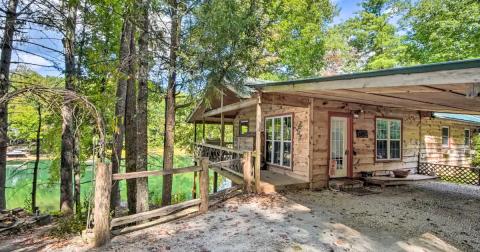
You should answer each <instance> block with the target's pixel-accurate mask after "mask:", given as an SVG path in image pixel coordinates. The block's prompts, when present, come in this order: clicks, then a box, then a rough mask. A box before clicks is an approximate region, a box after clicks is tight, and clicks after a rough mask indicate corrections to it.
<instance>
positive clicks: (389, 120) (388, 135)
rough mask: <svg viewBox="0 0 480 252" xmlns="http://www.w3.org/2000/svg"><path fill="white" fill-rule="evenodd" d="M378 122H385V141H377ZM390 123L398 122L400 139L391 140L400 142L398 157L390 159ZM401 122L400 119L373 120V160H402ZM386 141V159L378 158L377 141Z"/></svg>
mask: <svg viewBox="0 0 480 252" xmlns="http://www.w3.org/2000/svg"><path fill="white" fill-rule="evenodd" d="M378 121H386V122H387V138H386V139H379V138H377V130H378V129H377V123H378ZM390 122H399V123H400V139H393V140H394V141H399V142H400V146H399V148H400V155H399V157H398V158H391V157H390V141H391V140H392V139H390ZM402 123H403V122H402V120H401V119H391V118H381V117H379V118H376V120H375V160H377V161H400V160H402V155H403V144H402V135H403V132H402V131H403V125H402ZM379 140H382V141H385V140H386V141H387V158H378V155H377V151H378V141H379Z"/></svg>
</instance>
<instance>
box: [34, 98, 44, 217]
mask: <svg viewBox="0 0 480 252" xmlns="http://www.w3.org/2000/svg"><path fill="white" fill-rule="evenodd" d="M37 113H38V125H37V136H36V144H37V146H35V165H34V166H33V179H32V211H33V212H34V213H35V212H36V210H37V178H38V165H39V163H40V131H41V130H42V107H40V104H38V107H37Z"/></svg>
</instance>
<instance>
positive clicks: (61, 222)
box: [50, 214, 87, 239]
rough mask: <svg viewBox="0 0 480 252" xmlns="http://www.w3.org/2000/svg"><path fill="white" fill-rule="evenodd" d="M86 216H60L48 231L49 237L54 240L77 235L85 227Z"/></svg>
mask: <svg viewBox="0 0 480 252" xmlns="http://www.w3.org/2000/svg"><path fill="white" fill-rule="evenodd" d="M86 221H87V218H86V215H83V214H80V215H72V216H60V218H58V220H57V225H55V226H54V227H53V228H52V229H51V230H50V235H52V236H53V237H56V238H61V239H65V238H67V237H68V236H70V235H79V234H81V233H82V230H84V229H85V227H86Z"/></svg>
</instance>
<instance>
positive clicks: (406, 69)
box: [247, 59, 480, 88]
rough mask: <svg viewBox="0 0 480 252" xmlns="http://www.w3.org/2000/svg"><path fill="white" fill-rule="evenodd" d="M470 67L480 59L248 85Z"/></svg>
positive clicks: (479, 65) (258, 85) (355, 77)
mask: <svg viewBox="0 0 480 252" xmlns="http://www.w3.org/2000/svg"><path fill="white" fill-rule="evenodd" d="M468 68H480V59H470V60H460V61H449V62H442V63H435V64H426V65H417V66H409V67H398V68H391V69H383V70H376V71H367V72H359V73H350V74H340V75H333V76H324V77H314V78H306V79H296V80H287V81H258V82H255V83H248V84H247V85H249V86H251V87H255V88H261V87H266V86H281V85H292V84H302V83H312V82H327V81H335V80H351V79H359V78H369V77H379V76H388V75H396V74H413V73H427V72H436V71H446V70H458V69H468Z"/></svg>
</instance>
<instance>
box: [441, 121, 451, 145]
mask: <svg viewBox="0 0 480 252" xmlns="http://www.w3.org/2000/svg"><path fill="white" fill-rule="evenodd" d="M443 129H447V131H448V136H447V144H444V143H443ZM440 138H441V140H440V141H441V143H442V147H443V148H448V147H450V127H449V126H442V130H441V131H440Z"/></svg>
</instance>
